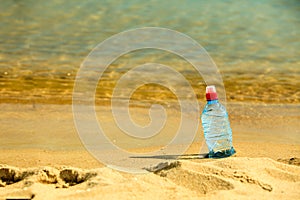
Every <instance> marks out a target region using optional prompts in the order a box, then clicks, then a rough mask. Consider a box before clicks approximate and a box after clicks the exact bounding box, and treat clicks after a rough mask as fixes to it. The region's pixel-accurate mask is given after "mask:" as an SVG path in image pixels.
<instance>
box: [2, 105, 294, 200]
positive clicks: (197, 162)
mask: <svg viewBox="0 0 300 200" xmlns="http://www.w3.org/2000/svg"><path fill="white" fill-rule="evenodd" d="M295 106H296V107H295ZM106 108H107V107H103V108H102V107H101V108H98V109H96V110H102V114H103V112H104V116H105V117H103V116H102V118H101V115H99V119H100V120H105V121H106V123H108V124H109V122H110V119H109V117H107V116H108V115H107V114H106V112H108V110H105V109H106ZM251 108H252V109H251ZM254 108H255V109H254ZM295 108H297V105H294V106H293V105H291V107H290V108H288V106H284V107H280V106H276V105H274V106H273V107H272V106H271V107H270V105H267V106H263V105H254V104H249V105H248V106H247V105H246V104H243V105H242V106H241V105H239V104H228V110H229V112H230V116H231V124H232V129H233V133H234V135H233V137H234V147H235V149H236V151H237V153H236V154H235V155H234V156H232V157H230V158H225V159H207V158H204V159H203V158H199V156H198V154H200V153H201V151H202V150H201V146H202V141H201V139H199V138H201V131H202V130H199V134H200V135H199V134H198V135H197V137H198V136H199V138H196V140H195V141H194V142H193V143H192V145H191V146H190V148H189V149H188V150H187V151H186V152H185V153H184V154H183V155H182V156H179V157H178V159H176V160H174V159H171V157H170V156H167V155H163V156H160V157H159V156H157V157H154V158H151V159H152V160H153V161H154V163H156V165H151V166H150V165H145V166H144V168H145V169H147V170H150V172H148V173H142V174H131V173H125V172H120V171H117V170H114V169H111V168H109V167H107V166H106V165H105V164H103V163H101V162H99V161H98V160H97V159H95V158H94V157H93V156H92V155H91V154H90V153H88V151H87V150H86V149H85V148H84V146H83V145H82V144H81V142H80V139H79V137H78V135H77V133H76V130H75V127H74V124H73V121H72V112H71V107H70V105H50V104H49V105H35V106H34V107H33V106H32V105H28V104H25V105H18V104H1V110H2V113H1V114H0V119H1V120H2V122H3V123H2V125H1V126H2V130H6V133H9V134H5V132H4V131H2V132H1V141H0V142H1V147H2V149H1V151H0V163H1V165H0V180H1V182H0V199H9V198H11V199H13V198H15V199H16V198H23V199H216V198H222V199H287V198H288V199H297V198H298V197H299V195H300V192H299V191H300V176H299V174H300V168H299V165H300V145H299V136H298V134H299V133H298V127H297V120H298V119H299V116H298V115H297V109H295ZM289 109H290V110H289ZM283 110H284V111H290V112H286V113H289V114H288V115H287V116H284V117H281V118H278V114H279V113H282V112H283ZM135 111H136V112H135V114H136V117H138V116H139V115H141V114H143V113H144V112H146V111H147V109H142V108H139V109H138V108H135ZM292 111H294V112H292ZM256 112H259V113H265V115H263V116H261V117H260V118H259V121H256V122H255V121H253V119H254V117H255V116H256ZM170 120H171V122H173V121H172V117H171V119H170ZM174 120H175V119H174ZM11 121H14V122H15V123H14V125H13V126H12V123H9V122H11ZM18 121H19V123H17V122H18ZM279 121H280V122H279ZM33 122H35V123H36V125H35V126H33V124H32V123H33ZM173 123H174V122H173ZM58 124H60V126H59V125H58ZM108 124H107V127H109V125H108ZM250 124H254V125H255V126H252V128H251V126H250ZM282 124H285V126H282ZM49 126H50V127H52V128H51V129H49V128H48V129H47V127H49ZM271 127H273V128H271ZM110 130H111V131H113V130H114V129H110ZM37 133H39V134H37ZM15 134H19V138H18V137H16V135H15ZM165 134H167V133H165ZM112 137H114V136H112ZM165 137H166V138H169V136H168V135H166V136H165ZM162 142H163V140H162ZM119 144H120V146H123V148H125V147H126V145H125V144H130V142H129V139H126V138H123V140H122V142H120V143H119ZM144 145H145V146H144V147H141V148H137V149H134V152H136V153H139V152H140V153H143V152H148V151H151V149H152V150H153V149H157V148H158V147H157V148H155V147H154V146H153V144H151V143H149V144H148V145H147V144H144ZM131 146H132V145H128V146H127V148H132V147H131ZM3 147H5V148H3ZM204 151H205V150H204ZM108 156H110V157H111V158H115V157H117V156H118V154H117V153H113V152H112V153H111V154H109V155H108ZM141 159H142V160H143V159H145V158H141Z"/></svg>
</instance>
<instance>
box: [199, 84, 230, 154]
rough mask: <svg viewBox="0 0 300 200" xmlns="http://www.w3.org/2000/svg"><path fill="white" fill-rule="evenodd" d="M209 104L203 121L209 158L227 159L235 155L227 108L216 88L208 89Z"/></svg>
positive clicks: (204, 112) (206, 106)
mask: <svg viewBox="0 0 300 200" xmlns="http://www.w3.org/2000/svg"><path fill="white" fill-rule="evenodd" d="M206 100H207V104H206V105H205V108H204V110H203V112H202V116H201V120H202V126H203V130H204V137H205V141H206V144H207V146H208V149H209V154H208V157H209V158H225V157H228V156H231V155H233V154H234V153H235V150H234V148H233V146H232V131H231V128H230V123H229V119H228V113H227V111H226V108H225V107H224V106H223V105H222V104H220V103H219V100H218V95H217V92H216V88H215V86H213V85H211V86H207V87H206Z"/></svg>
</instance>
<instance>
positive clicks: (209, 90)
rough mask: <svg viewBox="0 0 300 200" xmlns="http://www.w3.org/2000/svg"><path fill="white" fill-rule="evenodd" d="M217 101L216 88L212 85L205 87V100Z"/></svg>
mask: <svg viewBox="0 0 300 200" xmlns="http://www.w3.org/2000/svg"><path fill="white" fill-rule="evenodd" d="M217 99H218V94H217V91H216V87H215V86H214V85H209V86H207V87H206V100H207V101H211V100H217Z"/></svg>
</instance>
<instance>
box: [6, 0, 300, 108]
mask: <svg viewBox="0 0 300 200" xmlns="http://www.w3.org/2000/svg"><path fill="white" fill-rule="evenodd" d="M147 26H155V27H164V28H169V29H173V30H176V31H180V32H182V33H185V34H187V35H189V36H190V37H192V38H193V39H195V40H196V41H197V42H199V43H200V44H201V45H202V46H203V47H204V48H205V49H206V50H207V51H208V53H209V54H210V55H211V57H212V58H213V59H214V61H215V62H216V64H217V65H218V67H219V69H220V71H221V74H222V76H223V79H224V83H225V87H226V91H227V97H228V99H229V100H232V101H246V100H247V101H262V102H276V103H278V102H279V103H286V102H288V103H298V102H299V101H300V97H299V96H300V91H299V84H300V81H299V80H300V67H299V66H300V61H299V55H300V39H299V35H300V2H299V1H297V0H289V1H283V0H264V1H258V0H257V1H233V0H232V1H157V0H151V1H126V2H124V1H118V0H112V1H96V0H88V1H79V0H75V1H67V2H63V1H58V0H54V1H34V0H24V1H17V0H7V1H1V7H0V44H1V45H0V94H1V95H0V102H13V101H17V102H22V101H24V102H30V101H32V100H34V101H42V102H57V100H60V101H61V102H71V96H72V88H73V82H74V79H75V76H76V72H77V70H78V68H79V66H80V64H81V62H82V61H83V59H84V58H85V57H86V56H87V55H88V53H89V52H90V51H91V50H92V49H93V48H94V47H95V46H96V45H97V44H99V43H100V42H101V41H103V40H105V39H106V38H108V37H110V36H112V35H113V34H117V33H119V32H121V31H126V30H129V29H133V28H139V27H147ZM132 57H135V58H136V57H138V58H140V59H138V61H137V62H132V63H129V64H128V62H127V61H128V58H132ZM149 60H150V61H153V60H155V61H157V62H160V61H161V62H163V63H166V64H170V63H180V64H179V70H180V71H181V72H182V73H183V74H184V75H185V76H186V77H187V79H188V80H189V81H190V82H191V84H192V86H193V87H194V89H195V91H196V92H197V93H201V92H202V90H200V89H199V88H201V87H204V84H203V83H202V82H201V81H202V80H201V77H199V76H196V75H195V74H194V73H193V69H192V66H188V65H186V63H185V62H183V61H182V60H180V59H179V58H176V57H172V56H170V55H168V54H166V55H163V56H162V55H161V53H159V52H155V51H152V52H142V53H140V54H138V55H133V56H131V57H130V55H129V57H124V58H120V59H119V60H117V61H116V62H115V63H114V64H113V65H112V66H111V67H110V68H109V70H108V71H107V73H106V76H107V77H113V79H117V78H119V77H120V76H121V75H122V73H124V71H126V70H127V69H129V68H131V67H133V65H135V64H137V63H139V62H142V61H143V62H145V61H149ZM199 82H200V84H199ZM99 84H100V85H101V84H102V85H106V86H107V87H105V88H104V89H103V87H102V89H101V90H100V89H99V91H98V95H97V97H99V98H100V99H101V98H109V96H110V95H111V90H112V88H113V87H114V85H115V80H112V79H109V80H106V82H105V81H104V82H103V83H99ZM199 85H200V86H199ZM156 89H157V88H156ZM158 90H159V89H158ZM145 91H148V92H149V88H146V90H145ZM145 91H141V94H140V95H137V96H136V98H137V99H139V98H144V95H145ZM151 91H156V90H155V89H153V90H151ZM159 91H163V90H159ZM165 92H167V91H165ZM154 93H155V92H154ZM167 93H168V92H167ZM163 96H164V97H165V96H168V97H170V98H171V97H172V95H171V94H169V95H163ZM159 97H160V96H159V95H158V96H157V95H156V96H155V95H154V96H153V97H152V98H154V99H156V98H159ZM149 98H150V97H149ZM199 98H202V96H200V97H199Z"/></svg>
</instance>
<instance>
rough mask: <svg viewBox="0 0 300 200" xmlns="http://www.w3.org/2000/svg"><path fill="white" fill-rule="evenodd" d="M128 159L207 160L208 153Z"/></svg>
mask: <svg viewBox="0 0 300 200" xmlns="http://www.w3.org/2000/svg"><path fill="white" fill-rule="evenodd" d="M130 158H142V159H145V158H146V159H147V158H149V159H162V160H193V159H204V158H208V153H201V154H183V155H156V156H130Z"/></svg>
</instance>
